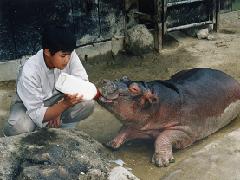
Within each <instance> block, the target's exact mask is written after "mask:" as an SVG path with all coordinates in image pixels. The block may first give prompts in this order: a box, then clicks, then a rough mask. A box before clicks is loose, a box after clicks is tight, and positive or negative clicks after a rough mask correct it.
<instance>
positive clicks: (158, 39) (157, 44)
mask: <svg viewBox="0 0 240 180" xmlns="http://www.w3.org/2000/svg"><path fill="white" fill-rule="evenodd" d="M161 7H162V2H161V0H154V24H155V31H154V49H155V50H156V51H157V52H160V50H161V49H162V24H161V23H162V22H161V19H162V18H161V14H162V8H161Z"/></svg>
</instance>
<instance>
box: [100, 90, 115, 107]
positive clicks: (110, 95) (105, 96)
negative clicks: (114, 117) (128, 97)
mask: <svg viewBox="0 0 240 180" xmlns="http://www.w3.org/2000/svg"><path fill="white" fill-rule="evenodd" d="M99 91H100V94H101V96H100V97H99V100H100V101H102V102H104V103H112V102H113V101H114V100H115V99H117V98H118V97H119V93H118V91H117V90H115V91H112V92H109V91H108V90H106V89H104V88H99Z"/></svg>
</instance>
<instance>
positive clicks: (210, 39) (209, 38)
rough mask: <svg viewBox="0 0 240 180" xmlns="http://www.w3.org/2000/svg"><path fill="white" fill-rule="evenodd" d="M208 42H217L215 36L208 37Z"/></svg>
mask: <svg viewBox="0 0 240 180" xmlns="http://www.w3.org/2000/svg"><path fill="white" fill-rule="evenodd" d="M207 40H209V41H214V40H216V38H215V36H213V35H211V34H209V35H208V37H207Z"/></svg>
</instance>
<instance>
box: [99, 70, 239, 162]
mask: <svg viewBox="0 0 240 180" xmlns="http://www.w3.org/2000/svg"><path fill="white" fill-rule="evenodd" d="M100 92H101V97H100V98H99V99H98V102H99V103H100V104H101V105H103V106H104V107H105V108H107V109H108V110H109V111H110V112H112V113H114V114H115V115H116V116H117V117H118V118H119V119H120V120H121V122H122V123H123V127H122V129H121V130H120V132H119V134H118V135H117V136H116V137H115V138H114V139H113V140H112V141H110V142H109V143H108V145H109V146H110V147H112V148H114V149H117V148H119V147H120V146H121V145H122V144H123V143H124V142H126V141H128V140H132V139H153V140H154V141H155V143H154V145H155V152H154V155H153V157H152V162H153V163H155V164H156V165H157V166H168V165H169V163H170V162H173V160H174V159H173V155H172V148H176V149H183V148H185V147H187V146H190V145H191V144H193V143H194V142H195V141H197V140H200V139H202V138H204V137H206V136H208V135H210V134H212V133H214V132H216V131H217V130H219V129H220V128H222V127H224V126H225V125H227V124H228V123H229V122H230V121H231V120H233V119H234V118H236V117H237V115H238V113H239V112H240V84H239V83H238V82H237V81H236V80H235V79H233V78H232V77H231V76H229V75H227V74H225V73H223V72H221V71H219V70H214V69H209V68H194V69H190V70H184V71H180V72H178V73H177V74H175V75H173V76H172V77H171V78H170V79H169V80H165V81H161V80H156V81H150V82H145V81H131V80H129V79H128V78H127V77H123V78H122V79H120V80H115V81H105V82H104V85H103V87H101V88H100Z"/></svg>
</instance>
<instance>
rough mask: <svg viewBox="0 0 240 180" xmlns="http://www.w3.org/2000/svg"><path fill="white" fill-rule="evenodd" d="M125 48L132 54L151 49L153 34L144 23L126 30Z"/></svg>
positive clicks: (140, 53) (142, 52)
mask: <svg viewBox="0 0 240 180" xmlns="http://www.w3.org/2000/svg"><path fill="white" fill-rule="evenodd" d="M125 45H126V50H127V51H128V52H130V53H132V54H134V55H142V54H144V53H147V52H150V51H151V50H152V49H153V35H152V34H151V33H150V32H149V31H148V29H147V28H146V27H145V25H142V24H138V25H136V26H134V27H132V28H130V29H129V30H127V34H126V39H125Z"/></svg>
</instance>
